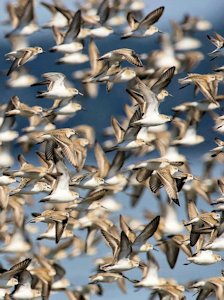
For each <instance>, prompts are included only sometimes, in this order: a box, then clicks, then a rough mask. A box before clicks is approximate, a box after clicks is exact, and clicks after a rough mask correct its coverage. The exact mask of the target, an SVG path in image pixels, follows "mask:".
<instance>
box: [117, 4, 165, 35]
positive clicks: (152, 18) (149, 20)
mask: <svg viewBox="0 0 224 300" xmlns="http://www.w3.org/2000/svg"><path fill="white" fill-rule="evenodd" d="M163 12H164V6H161V7H159V8H157V9H155V10H153V11H152V12H150V13H149V14H148V15H147V16H146V17H144V18H143V19H142V20H141V21H140V22H139V21H137V20H136V19H135V17H134V16H133V15H132V13H131V12H129V13H128V15H127V21H128V25H129V27H130V29H131V31H130V32H127V33H125V34H124V35H123V36H122V37H121V38H122V39H126V38H129V37H140V38H142V37H147V36H151V35H153V34H154V33H156V32H160V31H159V29H158V28H157V27H156V26H154V25H153V24H155V23H156V22H157V21H158V20H159V19H160V17H161V16H162V14H163Z"/></svg>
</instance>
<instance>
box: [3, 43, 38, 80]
mask: <svg viewBox="0 0 224 300" xmlns="http://www.w3.org/2000/svg"><path fill="white" fill-rule="evenodd" d="M43 52H44V50H43V49H42V48H41V47H27V48H24V49H19V50H17V51H12V52H9V53H7V54H5V57H6V59H7V60H12V61H13V63H12V65H11V67H10V69H9V71H8V72H7V76H8V75H10V74H11V73H12V72H13V71H15V70H16V69H17V68H19V67H21V66H23V65H24V64H25V63H27V62H28V61H29V60H31V59H33V58H34V57H35V56H36V55H38V54H39V53H43Z"/></svg>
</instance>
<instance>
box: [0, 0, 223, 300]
mask: <svg viewBox="0 0 224 300" xmlns="http://www.w3.org/2000/svg"><path fill="white" fill-rule="evenodd" d="M34 2H35V1H34V0H17V1H15V2H13V3H12V2H11V1H9V2H8V4H7V12H8V15H9V19H8V22H10V25H11V27H12V29H11V31H10V32H8V33H7V34H6V36H5V37H6V39H7V40H8V41H9V42H10V43H11V46H12V51H11V52H9V53H7V54H5V59H6V60H9V61H10V62H11V65H9V69H8V71H7V72H6V73H5V75H4V76H6V77H7V80H6V84H7V86H8V87H10V88H24V90H26V89H27V88H29V89H32V86H41V87H42V91H40V92H38V93H37V95H36V97H37V98H46V99H49V100H46V101H52V100H53V102H52V106H51V107H50V108H44V107H43V106H40V105H39V106H30V105H28V104H26V103H23V102H22V100H21V99H19V97H18V96H16V95H14V96H12V97H11V99H10V100H9V101H8V103H7V104H1V116H0V117H1V119H0V121H1V125H0V144H1V145H0V157H1V161H0V165H1V176H0V195H1V197H0V239H1V247H0V253H1V254H2V255H3V254H5V256H4V259H5V260H7V263H8V264H10V265H11V268H9V269H5V268H3V265H4V264H5V262H3V261H2V262H1V263H2V266H1V268H0V298H1V299H36V298H37V299H38V298H39V299H49V298H51V297H53V295H54V294H55V293H60V295H61V296H60V299H66V298H67V299H69V300H76V299H79V300H81V299H89V296H90V295H91V294H96V295H101V294H102V293H103V290H104V288H106V283H113V282H116V283H117V284H118V286H119V288H120V289H121V291H122V292H124V293H125V292H126V287H125V283H126V281H128V282H129V284H131V285H133V286H134V287H135V288H136V289H137V290H138V289H145V291H146V294H147V295H148V294H149V293H150V299H164V300H181V299H186V297H187V293H188V291H190V290H193V291H196V293H197V296H196V299H198V300H203V299H207V298H208V297H210V296H213V297H215V298H216V299H218V300H222V299H224V271H222V268H221V263H220V261H221V260H222V257H221V255H220V251H223V250H224V214H223V210H224V179H223V178H222V177H219V178H217V177H214V176H213V170H214V167H215V166H216V165H217V164H222V163H223V152H224V141H222V140H221V139H219V138H218V137H217V138H216V139H215V143H216V144H217V147H215V148H214V149H211V151H210V153H207V154H206V155H205V156H204V172H203V174H202V175H201V176H200V177H199V176H195V175H194V174H192V172H191V169H190V164H189V161H188V160H187V159H186V157H185V156H184V155H183V154H182V153H181V152H180V150H181V149H182V148H181V147H180V146H182V147H188V149H191V148H190V147H192V149H194V146H195V145H198V144H200V143H202V142H203V141H204V140H205V137H204V136H201V135H199V134H198V132H197V129H198V126H199V124H200V122H201V120H202V118H204V116H205V115H210V117H211V118H212V120H213V121H214V124H215V125H214V128H213V130H214V131H215V132H216V133H217V135H218V134H222V133H223V132H224V118H223V115H222V108H221V105H220V104H221V101H222V100H223V95H220V94H219V84H220V83H221V82H222V81H223V79H224V67H223V66H221V67H219V68H216V69H215V70H211V72H210V73H209V74H197V73H189V72H192V69H194V68H195V67H196V66H197V65H198V63H200V61H202V60H203V59H205V55H204V54H203V53H202V52H200V51H199V50H198V48H199V47H200V46H201V41H200V40H198V39H197V38H196V37H195V32H197V31H204V32H207V31H208V30H210V29H211V27H212V26H211V23H210V22H209V21H206V20H202V19H200V18H196V17H192V16H190V15H188V16H186V17H185V18H184V19H183V20H182V21H181V22H179V23H176V22H174V21H172V22H171V26H172V32H171V33H170V34H168V33H165V32H161V31H160V30H159V28H158V27H157V24H156V23H157V22H158V21H159V20H160V18H162V17H163V14H164V13H165V8H164V7H158V8H156V9H155V10H153V11H150V12H149V13H148V14H145V12H144V2H143V1H141V0H114V1H110V0H103V1H101V2H100V1H97V0H88V1H85V2H83V3H82V4H81V6H80V8H79V9H78V10H76V11H72V10H69V9H68V8H66V6H65V5H64V4H63V3H62V2H61V1H57V0H55V1H53V2H52V3H47V2H41V5H43V6H44V7H45V8H46V9H48V11H49V12H50V13H51V19H50V21H49V22H48V23H47V24H45V25H44V26H43V28H48V29H50V31H51V32H52V33H53V35H54V37H55V41H56V45H55V46H54V47H52V48H51V49H50V52H59V53H61V55H63V56H62V57H61V58H60V59H59V60H58V61H57V63H58V64H74V65H77V64H80V63H83V62H87V61H89V65H90V67H89V68H88V69H81V70H79V71H77V72H75V73H74V77H75V80H78V81H80V82H81V83H82V86H83V90H82V92H80V91H79V90H78V89H77V88H75V87H74V86H73V84H72V83H71V82H69V81H68V80H67V79H66V76H65V75H64V74H63V73H60V72H47V70H45V69H44V65H43V66H42V69H43V72H45V73H43V74H42V77H43V80H42V81H39V80H38V79H37V78H36V77H35V76H34V75H31V74H29V72H28V70H27V69H26V65H27V63H29V61H30V60H32V59H34V58H35V59H37V60H38V56H39V55H42V53H43V52H44V49H42V48H41V47H38V46H34V47H31V46H30V45H29V37H30V36H31V35H32V34H33V33H35V32H36V31H38V30H39V25H38V24H37V22H36V13H35V5H34V4H35V3H34ZM155 24H156V25H155ZM118 31H120V33H118ZM153 34H157V35H158V36H159V38H160V49H158V50H155V51H153V52H151V53H148V54H144V53H141V54H137V53H136V52H135V51H134V50H133V49H129V48H117V49H116V48H114V49H112V50H111V51H110V52H107V53H101V54H100V53H99V50H98V48H97V39H100V38H104V39H106V38H108V36H110V35H120V37H121V39H123V40H125V39H128V38H130V39H134V38H139V39H145V40H146V42H148V41H150V36H151V35H153ZM207 37H208V40H209V41H211V43H212V44H214V46H215V50H213V51H212V52H211V53H209V56H210V58H211V59H214V58H216V57H221V56H222V55H223V52H222V49H223V46H224V37H222V36H221V35H220V34H219V33H216V32H215V33H214V34H213V36H211V35H208V36H207ZM86 45H87V46H88V55H87V54H85V53H84V52H83V49H85V48H86ZM211 46H212V45H211ZM48 50H49V49H45V51H48ZM218 60H219V58H217V61H218ZM31 71H32V72H33V71H34V70H31ZM181 72H188V74H187V76H186V77H183V78H181V79H179V84H180V88H183V87H185V86H187V85H193V87H194V91H195V94H197V93H201V95H203V97H204V98H203V99H202V100H198V101H196V100H195V101H193V100H192V101H188V102H184V103H181V104H179V105H177V106H175V107H173V108H172V109H173V115H172V116H168V115H165V114H161V113H160V103H161V102H163V101H164V100H165V98H166V97H169V96H171V95H170V94H169V92H168V90H167V87H168V85H169V84H170V82H171V81H172V78H173V76H175V75H176V74H179V73H181ZM120 82H122V83H126V84H123V85H122V87H123V86H124V85H125V86H126V87H125V88H126V92H127V94H126V95H127V98H128V99H129V104H126V105H125V107H124V111H125V116H123V117H122V118H118V117H115V116H111V126H110V127H108V128H105V129H104V134H105V135H106V136H107V137H108V139H107V140H106V141H105V143H103V144H100V143H99V142H97V141H96V138H95V130H94V128H93V127H92V126H89V125H86V124H81V125H78V126H75V127H73V128H68V127H65V126H66V125H65V126H64V127H63V125H64V124H66V121H67V120H69V119H70V118H71V117H73V116H74V115H75V114H76V113H78V112H79V111H81V110H82V109H83V107H82V104H81V103H82V99H83V97H86V96H88V97H97V95H98V88H99V85H100V84H101V85H106V89H107V92H111V93H113V86H114V85H115V84H117V83H120ZM33 89H34V88H33ZM77 100H78V101H77ZM38 101H40V103H41V100H38ZM42 101H43V100H42ZM168 101H169V100H168ZM30 102H31V104H32V100H30ZM43 103H44V102H43ZM93 105H94V102H93ZM111 105H113V103H112V104H111ZM88 113H90V114H91V111H89V112H88ZM18 116H20V117H23V118H26V119H27V120H28V123H29V125H28V126H27V127H24V128H22V130H21V131H20V132H19V131H17V130H16V129H15V127H14V124H15V122H19V120H20V119H19V118H18ZM15 142H16V143H18V144H20V146H21V152H22V153H21V154H19V155H18V162H19V164H20V167H19V168H18V169H17V170H15V169H14V166H13V165H14V158H13V154H12V153H11V150H10V149H11V148H10V146H11V145H12V143H15ZM215 143H214V144H215ZM214 146H215V145H214ZM37 149H38V151H36V150H37ZM35 151H36V152H35ZM91 151H93V153H94V155H95V163H93V164H92V165H90V164H88V163H87V159H86V158H87V155H88V154H89V153H90V152H91ZM29 152H31V153H33V156H37V157H38V159H39V161H40V163H39V165H34V164H32V163H31V162H29V161H27V159H26V154H27V153H29ZM152 152H153V153H156V157H155V158H153V156H152V155H151V153H152ZM154 156H155V155H154ZM111 157H112V159H110V158H111ZM145 191H146V193H147V197H148V198H149V200H150V201H155V202H156V203H157V204H158V211H157V213H154V212H152V211H151V210H150V201H149V202H148V204H147V206H146V207H145V210H144V218H141V219H136V218H132V217H130V216H127V215H125V214H123V212H122V210H121V207H122V205H121V201H119V200H121V199H122V195H126V197H128V198H129V199H130V200H129V201H130V206H131V207H132V210H133V211H134V210H135V208H136V206H137V205H138V203H139V201H140V199H141V196H142V195H143V193H144V192H145ZM217 193H219V196H217V195H218V194H217ZM214 195H216V198H214V197H215V196H214ZM180 196H181V197H180ZM37 197H39V199H41V200H40V201H39V202H40V203H38V204H37V200H36V198H37ZM198 198H199V199H198ZM153 199H154V200H153ZM200 201H205V202H206V203H207V204H211V206H210V209H208V210H207V211H201V210H200V209H198V203H200ZM177 206H180V207H181V210H183V211H185V210H186V215H187V217H186V220H185V221H183V222H181V221H179V220H178V217H177V213H176V207H177ZM34 207H35V210H36V211H35V212H34ZM208 207H209V206H208ZM27 208H29V209H30V210H31V211H32V216H31V215H28V214H27ZM117 215H120V216H119V217H118V219H117ZM39 222H41V223H44V224H46V225H44V226H47V227H46V231H44V228H45V227H44V226H42V227H41V230H43V231H42V232H41V233H40V232H38V230H40V228H39V225H36V224H35V223H39ZM32 223H34V224H32ZM80 232H84V233H85V234H86V238H81V237H79V233H80ZM32 236H34V237H37V240H38V241H39V242H35V240H33V239H32ZM45 239H47V240H51V242H50V243H49V244H47V245H46V244H44V243H43V240H45ZM149 239H150V242H149ZM153 241H154V242H153ZM100 242H101V243H105V244H106V245H108V246H109V247H110V248H111V254H110V255H109V256H102V257H100V258H98V259H97V260H95V262H94V263H95V274H88V275H90V276H88V275H87V277H86V282H87V283H86V285H83V286H81V287H77V288H76V287H75V286H74V283H73V282H70V281H69V280H68V279H67V278H66V269H65V267H64V266H63V263H62V262H61V260H63V259H70V262H69V264H70V265H72V263H73V259H74V257H80V256H82V255H85V254H88V255H94V254H96V253H97V249H98V247H99V245H98V244H99V243H100ZM151 242H152V243H151ZM156 251H157V252H158V251H160V252H163V253H164V255H165V257H166V258H167V262H168V265H169V266H170V268H174V267H175V265H176V264H178V261H177V260H178V255H179V252H183V253H184V255H185V256H186V265H188V264H197V265H205V266H207V265H211V264H219V266H220V268H219V269H220V274H217V276H216V277H209V272H205V276H204V278H201V279H199V280H197V281H192V282H190V283H189V282H188V283H186V282H182V280H183V279H184V278H180V280H181V282H177V281H176V280H175V279H172V278H162V277H161V276H160V275H159V273H160V271H159V263H158V261H157V260H156V256H157V255H156V254H157V252H156ZM7 254H13V255H10V256H6V255H7ZM2 257H3V256H2ZM134 268H139V269H140V271H142V277H140V278H130V276H129V275H128V273H126V272H127V271H129V270H131V269H134ZM186 268H188V267H187V266H186ZM202 268H203V267H202ZM205 270H206V267H205ZM76 272H78V270H76ZM136 295H137V294H136Z"/></svg>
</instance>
